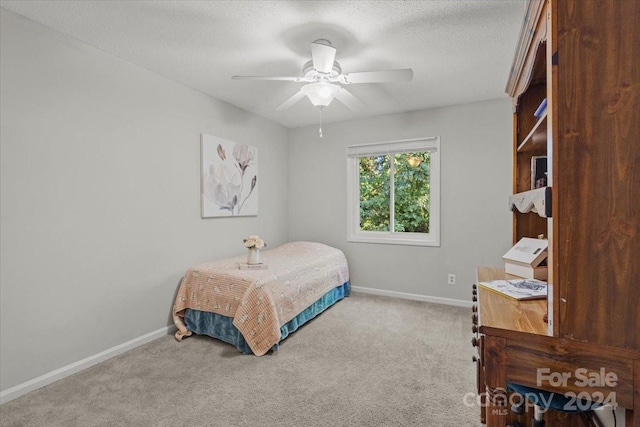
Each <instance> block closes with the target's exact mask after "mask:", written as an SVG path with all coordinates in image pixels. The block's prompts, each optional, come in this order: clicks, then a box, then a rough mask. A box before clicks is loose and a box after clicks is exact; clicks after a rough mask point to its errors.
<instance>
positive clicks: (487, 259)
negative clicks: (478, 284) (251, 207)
mask: <svg viewBox="0 0 640 427" xmlns="http://www.w3.org/2000/svg"><path fill="white" fill-rule="evenodd" d="M511 126H512V113H511V103H510V101H509V100H508V99H499V100H492V101H485V102H478V103H474V104H466V105H459V106H452V107H445V108H437V109H432V110H426V111H418V112H413V113H407V114H395V115H387V116H381V117H375V118H371V119H365V120H359V121H351V122H342V123H335V124H325V125H324V126H323V133H324V138H323V139H319V138H318V128H317V127H315V126H311V127H306V128H299V129H292V130H290V131H289V141H290V145H289V147H290V154H289V161H290V167H289V197H290V200H291V203H290V204H289V218H290V220H291V226H290V238H291V240H318V241H321V242H325V243H328V244H330V245H333V246H335V247H338V248H340V249H342V250H343V251H344V252H345V254H346V256H347V259H348V261H349V266H350V274H351V279H352V285H354V286H360V287H366V288H374V289H381V290H385V291H392V292H400V293H405V294H415V295H419V296H429V297H436V298H445V299H454V300H463V301H467V302H470V296H471V284H472V283H473V282H474V281H475V267H476V265H489V266H500V264H501V256H502V255H503V254H504V253H505V252H506V251H507V250H508V249H509V248H510V247H511V213H510V211H509V209H508V202H507V198H508V195H509V194H510V193H511V182H512V169H511V162H512V157H511V156H512V151H511V139H512V133H511ZM428 136H440V137H441V141H440V143H441V154H442V157H441V171H442V172H441V183H442V184H441V190H442V191H441V218H442V220H441V229H440V230H441V246H440V247H417V246H397V245H382V244H368V243H348V242H347V239H346V236H347V214H346V201H347V188H346V177H347V176H346V149H345V147H346V146H347V145H351V144H359V143H368V142H382V141H392V140H400V139H410V138H418V137H428ZM448 273H455V274H456V284H455V285H447V274H448Z"/></svg>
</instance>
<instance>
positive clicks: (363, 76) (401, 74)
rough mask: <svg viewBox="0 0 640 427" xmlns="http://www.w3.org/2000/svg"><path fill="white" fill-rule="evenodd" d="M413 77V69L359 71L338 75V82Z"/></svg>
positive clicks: (346, 82) (396, 79)
mask: <svg viewBox="0 0 640 427" xmlns="http://www.w3.org/2000/svg"><path fill="white" fill-rule="evenodd" d="M412 79H413V70H412V69H411V68H405V69H402V70H387V71H362V72H359V73H346V74H342V75H341V76H340V83H344V84H349V83H383V82H409V81H411V80H412Z"/></svg>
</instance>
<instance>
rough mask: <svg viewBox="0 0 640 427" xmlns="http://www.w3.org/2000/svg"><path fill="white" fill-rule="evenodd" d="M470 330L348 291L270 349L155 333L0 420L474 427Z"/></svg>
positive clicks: (464, 312)
mask: <svg viewBox="0 0 640 427" xmlns="http://www.w3.org/2000/svg"><path fill="white" fill-rule="evenodd" d="M470 323H471V322H470V316H469V309H467V308H459V307H451V306H444V305H437V304H430V303H423V302H417V301H408V300H401V299H395V298H387V297H379V296H373V295H367V294H362V293H354V294H353V295H352V296H351V297H349V298H346V299H345V300H343V301H340V302H338V303H337V304H336V305H335V306H333V307H331V308H330V309H328V310H327V311H326V312H325V313H323V314H322V315H320V316H319V317H318V318H316V319H314V320H312V321H311V322H309V323H308V324H306V325H305V326H303V327H302V328H301V329H300V330H299V331H297V332H295V333H294V334H292V335H291V336H289V338H287V339H286V340H285V341H284V342H283V343H282V344H281V346H280V350H279V351H278V352H276V353H269V354H267V355H265V356H263V357H255V356H245V355H242V354H240V353H238V352H237V350H236V349H235V348H234V347H232V346H230V345H227V344H224V343H221V342H219V341H216V340H214V339H212V338H208V337H197V336H196V337H190V338H186V339H185V340H183V341H182V342H177V341H176V340H175V339H174V338H173V336H166V337H163V338H161V339H158V340H155V341H153V342H151V343H148V344H146V345H144V346H141V347H138V348H136V349H134V350H132V351H130V352H127V353H125V354H122V355H120V356H118V357H115V358H113V359H111V360H108V361H106V362H104V363H101V364H99V365H97V366H94V367H92V368H90V369H87V370H86V371H83V372H80V373H78V374H75V375H73V376H70V377H68V378H65V379H63V380H61V381H58V382H56V383H54V384H51V385H49V386H47V387H44V388H42V389H39V390H36V391H34V392H32V393H29V394H27V395H25V396H22V397H20V398H18V399H16V400H13V401H11V402H8V403H5V404H4V405H2V406H0V425H2V426H5V427H9V426H65V427H69V426H82V427H84V426H221V427H230V426H238V427H244V426H279V427H289V426H290V427H301V426H305V427H309V426H350V427H351V426H427V427H429V426H434V427H458V426H464V427H467V426H479V425H480V422H479V408H478V407H477V406H471V405H467V404H466V402H468V401H472V400H473V398H470V397H469V396H475V365H474V364H473V363H472V362H471V356H472V354H473V351H474V350H473V349H472V347H471V345H470V338H471V332H470V327H471V325H470ZM467 394H469V396H467V398H466V399H465V396H466V395H467Z"/></svg>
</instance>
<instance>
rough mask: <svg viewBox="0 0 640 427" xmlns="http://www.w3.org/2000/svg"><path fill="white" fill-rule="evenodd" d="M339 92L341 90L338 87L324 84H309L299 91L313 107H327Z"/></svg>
mask: <svg viewBox="0 0 640 427" xmlns="http://www.w3.org/2000/svg"><path fill="white" fill-rule="evenodd" d="M341 90H342V88H341V87H340V86H338V85H334V84H331V83H324V82H319V83H309V84H306V85H304V86H302V88H301V89H300V91H301V92H302V93H304V94H305V95H306V96H307V98H309V101H311V103H312V104H313V105H314V107H326V106H328V105H329V104H331V101H333V98H335V97H336V95H337V94H338V92H340V91H341Z"/></svg>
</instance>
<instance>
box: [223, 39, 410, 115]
mask: <svg viewBox="0 0 640 427" xmlns="http://www.w3.org/2000/svg"><path fill="white" fill-rule="evenodd" d="M335 57H336V48H335V47H333V46H331V42H330V41H328V40H325V39H319V40H316V41H314V42H313V43H311V60H310V61H308V62H307V63H305V64H304V66H303V67H302V76H298V77H277V76H274V77H270V76H233V77H232V79H235V80H280V81H291V82H296V83H306V84H305V85H304V86H302V88H300V91H298V92H296V93H295V94H294V95H293V96H291V97H290V98H289V99H287V100H286V101H284V102H283V103H282V104H280V106H278V107H277V108H276V110H285V109H287V108H289V107H291V106H293V105H294V104H295V103H297V102H298V101H300V100H301V99H302V98H304V97H305V96H306V97H307V98H309V100H310V101H311V103H312V104H313V105H314V106H316V107H318V108H320V110H321V111H322V109H323V108H324V107H326V106H328V105H329V104H330V103H331V101H333V99H334V98H337V99H338V100H339V101H340V102H342V103H343V104H344V105H346V106H347V107H349V108H350V109H351V110H353V111H360V110H362V109H363V108H364V107H365V105H364V103H362V101H360V100H359V99H358V98H356V97H355V96H353V95H352V94H351V93H350V92H349V91H348V90H347V89H345V88H344V87H342V86H341V85H349V84H355V83H382V82H406V81H411V79H413V70H411V69H410V68H406V69H398V70H387V71H362V72H357V73H343V72H342V68H341V67H340V64H339V63H338V62H337V61H335Z"/></svg>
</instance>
